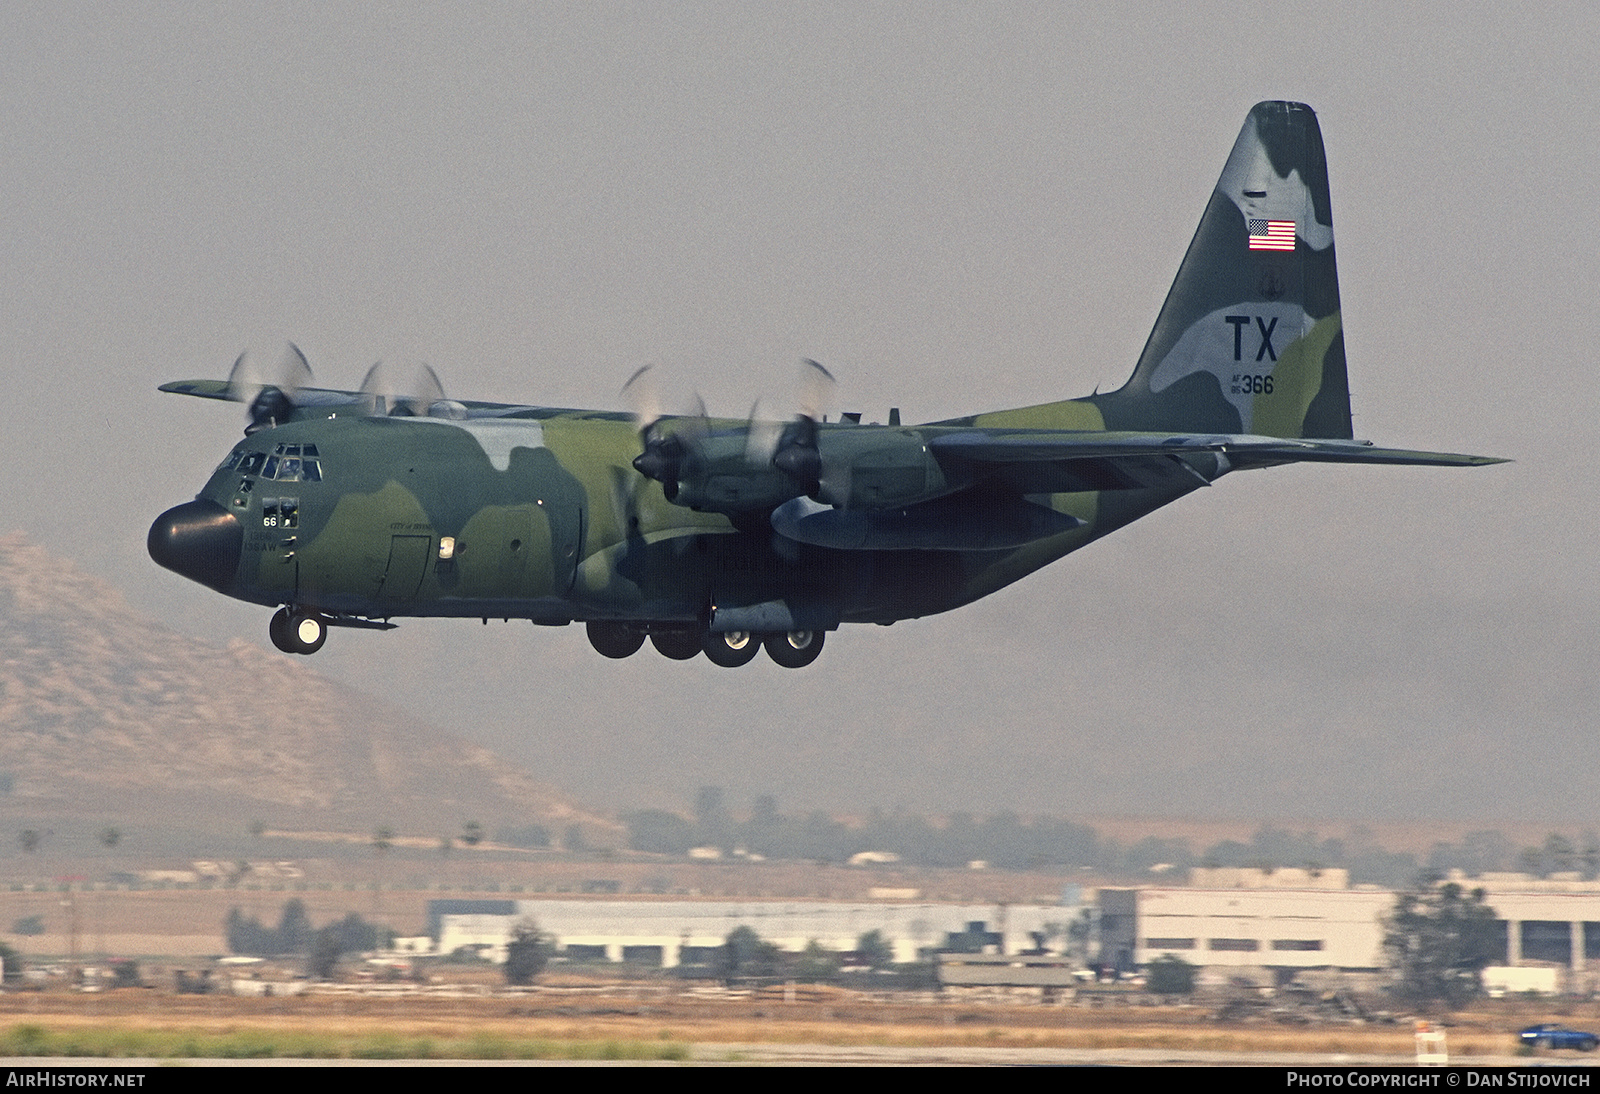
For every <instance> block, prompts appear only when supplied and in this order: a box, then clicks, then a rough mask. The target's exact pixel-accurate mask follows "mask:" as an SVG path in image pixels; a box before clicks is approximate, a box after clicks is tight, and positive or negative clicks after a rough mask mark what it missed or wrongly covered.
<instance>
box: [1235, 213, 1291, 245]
mask: <svg viewBox="0 0 1600 1094" xmlns="http://www.w3.org/2000/svg"><path fill="white" fill-rule="evenodd" d="M1245 223H1246V224H1247V225H1248V226H1249V228H1250V249H1251V250H1252V251H1292V250H1294V221H1292V220H1260V219H1257V218H1256V217H1251V218H1249V219H1248V220H1247V221H1245Z"/></svg>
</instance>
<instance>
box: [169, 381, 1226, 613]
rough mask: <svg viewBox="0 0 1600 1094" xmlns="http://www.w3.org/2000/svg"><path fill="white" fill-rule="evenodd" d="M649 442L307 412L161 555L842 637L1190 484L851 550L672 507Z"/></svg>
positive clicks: (544, 428)
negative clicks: (960, 544) (1005, 524)
mask: <svg viewBox="0 0 1600 1094" xmlns="http://www.w3.org/2000/svg"><path fill="white" fill-rule="evenodd" d="M833 428H839V429H844V428H849V429H852V430H860V431H863V434H864V433H865V431H868V430H874V429H880V430H881V429H889V428H892V427H876V426H853V427H846V426H836V427H833ZM898 432H901V433H908V432H910V431H908V430H898ZM638 450H639V440H638V434H637V432H636V431H635V429H634V427H633V425H632V424H631V423H630V421H629V420H628V419H627V418H626V417H625V416H622V415H617V414H608V413H597V414H594V415H583V414H578V413H573V412H552V413H551V415H550V416H548V417H515V418H510V417H508V418H477V419H472V420H467V421H452V420H447V419H442V418H415V417H378V416H372V417H369V416H360V415H344V416H339V415H332V416H327V417H313V418H303V419H300V420H295V421H290V422H287V423H285V424H282V425H278V426H276V427H274V428H268V429H262V430H259V431H257V432H255V433H252V434H251V435H249V436H247V437H246V438H245V439H244V440H242V441H240V442H239V444H238V445H236V446H235V447H234V449H233V451H232V452H230V453H229V455H228V457H227V458H226V459H225V460H224V461H223V463H222V464H221V465H220V466H219V467H218V468H217V470H216V472H215V473H214V474H213V475H212V476H211V479H210V480H209V481H208V482H207V483H206V485H205V488H204V489H203V490H202V491H201V492H200V494H199V495H198V497H197V498H196V500H195V501H194V502H190V503H188V504H187V505H185V506H179V507H178V508H176V509H173V510H170V511H169V512H168V513H165V514H163V515H162V516H161V517H160V518H158V520H157V521H156V523H155V525H154V526H153V527H152V529H151V552H152V554H153V555H154V556H155V558H156V560H157V561H158V562H161V564H162V565H164V566H167V567H168V568H169V569H173V570H176V571H178V572H179V573H183V574H185V575H186V576H189V577H192V578H194V579H195V580H198V581H201V582H202V583H204V584H207V585H210V586H211V587H213V588H215V589H217V590H218V591H220V592H224V593H226V594H228V595H230V596H233V597H237V598H238V599H241V600H247V601H251V602H253V603H258V604H264V605H277V604H285V605H290V606H297V607H301V608H305V609H310V610H315V611H317V612H320V613H322V614H324V615H327V616H329V617H332V618H334V619H337V618H339V617H351V618H366V619H389V618H394V617H406V616H462V617H485V618H487V617H494V618H520V619H532V620H534V621H535V622H540V623H549V624H562V623H568V622H572V621H574V620H622V621H630V622H636V623H642V624H652V623H654V624H669V623H674V622H682V623H698V624H699V625H700V626H703V627H704V626H710V627H712V629H719V630H725V629H730V628H732V629H750V630H761V629H784V628H783V627H779V626H778V625H777V624H775V623H772V619H773V618H774V616H773V613H775V612H776V613H779V615H782V613H787V615H786V616H784V617H783V620H782V621H783V622H784V624H785V626H787V627H798V626H804V627H807V628H810V629H816V630H830V629H833V628H835V627H837V626H839V625H840V624H841V623H845V622H873V623H892V622H895V621H897V620H900V619H906V618H911V617H916V616H922V615H929V614H933V613H936V612H941V611H946V610H949V609H951V608H955V607H958V606H960V605H962V604H966V603H969V602H971V601H972V600H975V599H977V598H979V597H981V596H984V595H986V594H987V593H989V592H992V591H994V590H995V589H998V588H1001V587H1003V586H1005V585H1007V584H1010V583H1011V582H1013V581H1015V580H1017V579H1018V578H1021V577H1023V576H1025V575H1026V574H1028V573H1031V572H1032V571H1034V570H1036V569H1038V568H1039V567H1041V566H1044V565H1046V564H1048V563H1049V562H1051V561H1054V560H1055V559H1058V558H1060V557H1061V556H1063V555H1065V554H1067V553H1069V552H1071V551H1073V550H1075V549H1077V548H1078V547H1080V546H1082V545H1084V544H1085V543H1087V542H1089V541H1091V540H1093V539H1095V538H1097V537H1098V536H1100V535H1103V534H1105V533H1106V532H1108V531H1110V530H1112V529H1113V528H1115V527H1120V526H1121V525H1122V524H1125V523H1127V522H1128V521H1130V520H1132V519H1135V518H1136V517H1138V516H1141V515H1143V514H1144V513H1147V512H1149V511H1150V510H1152V509H1154V508H1156V507H1157V506H1159V505H1162V504H1165V503H1166V502H1168V501H1170V500H1172V499H1173V498H1175V497H1177V496H1179V495H1181V494H1182V493H1184V492H1186V490H1185V489H1183V488H1176V489H1168V490H1136V491H1129V490H1120V491H1113V492H1099V491H1083V492H1073V493H1062V494H1053V495H1046V496H1041V497H1034V498H1032V499H1031V500H1032V501H1033V502H1035V503H1038V504H1041V505H1044V506H1047V507H1048V508H1049V509H1051V510H1053V511H1055V512H1058V513H1064V514H1069V515H1070V516H1071V517H1072V518H1075V520H1076V521H1079V522H1081V524H1080V525H1079V526H1077V527H1075V528H1073V529H1071V530H1070V531H1066V532H1063V533H1062V534H1059V535H1052V536H1048V537H1045V538H1043V539H1039V540H1035V541H1033V542H1030V543H1028V544H1026V545H1024V546H1022V547H1020V548H1016V549H1009V550H980V551H973V550H838V549H831V548H827V547H818V546H814V545H812V544H808V543H799V542H794V541H791V540H788V539H785V538H784V537H782V536H780V535H777V534H775V533H774V531H773V530H772V528H771V526H770V525H768V524H767V521H766V519H765V516H766V515H765V514H762V515H761V517H762V519H758V520H754V521H740V522H739V523H738V525H737V526H736V524H735V523H734V521H733V520H732V519H730V518H729V517H728V516H725V515H723V514H720V513H702V512H696V511H695V510H693V509H690V508H687V507H685V506H683V505H679V504H673V503H672V502H669V501H668V500H667V499H666V497H665V496H664V494H663V491H662V488H661V486H660V484H659V483H656V482H653V481H651V480H650V479H647V478H645V477H644V476H642V475H641V474H639V473H638V472H637V471H636V470H635V469H634V467H633V466H632V462H631V461H632V460H633V459H634V457H635V456H636V455H637V453H638ZM1196 485H1198V483H1196ZM762 620H767V621H768V624H769V626H767V627H762V626H760V625H759V624H760V622H761V621H762Z"/></svg>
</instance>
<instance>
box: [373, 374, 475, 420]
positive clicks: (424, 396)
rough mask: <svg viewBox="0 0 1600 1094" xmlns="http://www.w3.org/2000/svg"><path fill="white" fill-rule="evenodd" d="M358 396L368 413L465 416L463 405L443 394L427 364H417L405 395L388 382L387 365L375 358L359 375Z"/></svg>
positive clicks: (408, 416) (452, 418)
mask: <svg viewBox="0 0 1600 1094" xmlns="http://www.w3.org/2000/svg"><path fill="white" fill-rule="evenodd" d="M361 397H362V402H363V404H364V405H365V406H366V408H367V413H368V414H374V415H386V416H389V417H397V418H424V417H432V418H449V419H451V420H453V421H461V420H462V419H464V418H466V416H467V408H466V407H465V406H464V405H462V404H461V403H458V402H455V401H454V400H452V399H449V398H446V396H445V393H444V384H443V383H441V382H440V381H439V374H438V373H437V372H435V371H433V368H432V367H431V366H429V365H420V366H418V368H417V378H416V380H415V381H413V382H412V385H411V393H410V394H409V395H406V394H402V393H401V392H400V391H399V389H398V388H397V387H395V385H394V384H392V383H390V381H389V373H388V368H387V366H385V365H384V363H383V362H382V361H379V362H378V363H377V364H375V365H373V366H372V367H371V368H369V369H368V370H367V375H366V376H365V378H363V379H362V381H361Z"/></svg>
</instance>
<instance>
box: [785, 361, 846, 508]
mask: <svg viewBox="0 0 1600 1094" xmlns="http://www.w3.org/2000/svg"><path fill="white" fill-rule="evenodd" d="M835 383H836V381H835V380H834V378H833V373H831V372H829V371H828V370H827V369H826V368H824V367H823V366H822V365H820V364H819V363H817V362H816V361H813V360H811V359H810V358H809V357H808V358H806V359H805V360H804V361H802V362H800V391H801V395H800V412H799V414H797V415H796V416H795V419H794V421H792V422H790V423H789V424H788V425H787V426H785V427H784V428H783V431H782V433H781V434H780V435H779V437H778V442H777V446H776V449H775V451H774V452H773V454H772V466H773V467H776V468H777V469H778V470H779V471H782V472H783V473H784V474H785V475H788V476H789V477H790V478H791V479H793V480H794V481H795V482H796V483H798V484H799V485H800V486H801V487H803V488H804V489H805V492H806V493H807V494H815V493H816V492H817V491H818V490H819V489H820V487H821V480H822V453H821V452H820V451H819V450H818V448H817V422H818V420H819V419H820V418H822V417H823V409H824V407H825V406H826V405H827V402H828V399H829V398H830V396H831V395H832V394H833V386H834V384H835Z"/></svg>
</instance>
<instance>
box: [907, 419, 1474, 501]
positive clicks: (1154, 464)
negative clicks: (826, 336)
mask: <svg viewBox="0 0 1600 1094" xmlns="http://www.w3.org/2000/svg"><path fill="white" fill-rule="evenodd" d="M928 450H929V451H930V452H932V453H933V454H934V457H935V458H936V459H938V460H939V461H940V462H941V463H943V462H945V461H951V462H960V463H964V464H967V465H968V473H969V475H970V474H982V475H986V476H988V477H990V478H994V479H999V480H1002V481H1004V482H1005V483H1006V484H1007V485H1008V486H1010V487H1011V488H1012V489H1014V490H1016V491H1018V492H1020V493H1024V494H1028V493H1055V492H1061V491H1068V490H1073V489H1100V490H1110V489H1119V488H1120V489H1137V488H1140V487H1157V486H1162V485H1165V484H1166V483H1167V482H1178V481H1183V480H1187V481H1189V482H1193V480H1194V479H1195V477H1197V476H1198V477H1200V478H1202V479H1206V480H1209V479H1212V478H1215V477H1216V476H1217V475H1218V474H1221V473H1222V471H1224V470H1227V469H1237V470H1242V469H1246V468H1252V467H1273V466H1277V465H1280V464H1285V463H1374V464H1397V465H1399V464H1405V465H1419V466H1434V467H1481V466H1484V465H1486V464H1493V463H1504V462H1506V461H1504V460H1501V459H1498V458H1495V457H1492V456H1468V455H1461V454H1458V453H1454V452H1417V451H1412V450H1410V449H1400V448H1377V447H1374V446H1373V445H1371V444H1368V443H1366V442H1364V441H1345V440H1313V439H1296V438H1284V437H1260V436H1253V435H1249V434H1201V435H1194V434H1187V433H1182V434H1162V433H1093V432H1082V433H1078V432H1064V431H1059V430H1037V431H1029V430H1019V431H1013V432H1005V433H1000V432H996V431H993V430H960V431H957V432H953V433H945V434H941V435H939V436H936V437H933V438H930V439H929V441H928ZM1183 457H1206V459H1204V460H1186V459H1184V458H1183ZM1158 469H1165V470H1164V471H1163V470H1158ZM1118 480H1120V481H1118ZM1075 481H1080V482H1081V483H1082V485H1078V486H1074V485H1072V483H1074V482H1075Z"/></svg>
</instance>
